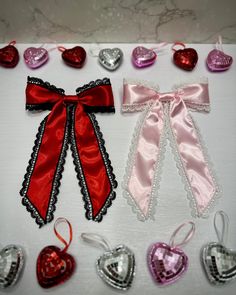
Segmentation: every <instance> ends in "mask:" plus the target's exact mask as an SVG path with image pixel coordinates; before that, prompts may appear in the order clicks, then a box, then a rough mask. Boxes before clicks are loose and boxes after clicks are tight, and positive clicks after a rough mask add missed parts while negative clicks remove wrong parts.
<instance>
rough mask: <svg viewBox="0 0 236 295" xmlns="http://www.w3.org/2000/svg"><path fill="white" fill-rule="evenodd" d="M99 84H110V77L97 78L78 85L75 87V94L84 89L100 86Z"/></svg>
mask: <svg viewBox="0 0 236 295" xmlns="http://www.w3.org/2000/svg"><path fill="white" fill-rule="evenodd" d="M100 85H111V82H110V79H108V78H103V79H97V80H95V81H91V82H89V83H88V84H85V85H84V86H82V87H78V88H77V89H76V94H77V95H79V94H80V93H82V92H84V91H86V90H88V89H91V88H93V87H96V86H100Z"/></svg>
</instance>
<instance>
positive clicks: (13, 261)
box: [0, 245, 25, 289]
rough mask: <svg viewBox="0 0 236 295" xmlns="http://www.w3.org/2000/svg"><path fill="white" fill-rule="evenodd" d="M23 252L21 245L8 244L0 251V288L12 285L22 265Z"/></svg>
mask: <svg viewBox="0 0 236 295" xmlns="http://www.w3.org/2000/svg"><path fill="white" fill-rule="evenodd" d="M24 262H25V259H24V252H23V250H22V248H21V247H19V246H16V245H8V246H6V247H5V248H3V249H2V250H1V251H0V288H2V289H5V288H8V287H11V286H13V285H14V284H15V283H16V282H17V280H18V278H19V275H20V273H21V271H22V269H23V266H24Z"/></svg>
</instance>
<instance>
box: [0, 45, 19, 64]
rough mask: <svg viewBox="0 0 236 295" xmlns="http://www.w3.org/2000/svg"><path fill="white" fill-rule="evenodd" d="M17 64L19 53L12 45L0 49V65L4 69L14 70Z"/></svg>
mask: <svg viewBox="0 0 236 295" xmlns="http://www.w3.org/2000/svg"><path fill="white" fill-rule="evenodd" d="M18 62H19V52H18V50H17V49H16V47H15V46H13V45H7V46H5V47H3V48H1V49H0V65H1V66H3V67H5V68H14V67H15V66H16V65H17V64H18Z"/></svg>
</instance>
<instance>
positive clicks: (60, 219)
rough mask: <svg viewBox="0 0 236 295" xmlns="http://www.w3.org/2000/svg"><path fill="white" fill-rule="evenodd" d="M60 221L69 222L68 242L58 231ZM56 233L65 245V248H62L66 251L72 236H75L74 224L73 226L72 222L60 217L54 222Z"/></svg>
mask: <svg viewBox="0 0 236 295" xmlns="http://www.w3.org/2000/svg"><path fill="white" fill-rule="evenodd" d="M60 223H67V225H68V227H69V242H67V241H66V240H65V239H64V238H63V237H62V236H61V235H60V234H59V233H58V231H57V226H58V224H60ZM54 233H55V235H56V236H57V238H58V239H59V240H60V241H61V242H62V243H63V244H64V245H65V248H64V249H63V250H62V252H66V250H67V249H68V248H69V246H70V244H71V241H72V238H73V232H72V226H71V224H70V222H69V221H68V220H67V219H66V218H64V217H58V218H57V220H56V221H55V223H54Z"/></svg>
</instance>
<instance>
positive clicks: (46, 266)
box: [37, 246, 75, 288]
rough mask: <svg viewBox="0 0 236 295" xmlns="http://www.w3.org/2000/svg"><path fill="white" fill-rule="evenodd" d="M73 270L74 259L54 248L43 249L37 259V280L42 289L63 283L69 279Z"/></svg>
mask: <svg viewBox="0 0 236 295" xmlns="http://www.w3.org/2000/svg"><path fill="white" fill-rule="evenodd" d="M74 269H75V260H74V258H73V257H72V256H71V255H70V254H68V253H66V252H63V251H62V250H61V249H60V248H58V247H56V246H47V247H45V248H43V250H42V251H41V252H40V254H39V256H38V259H37V278H38V282H39V284H40V286H41V287H43V288H51V287H54V286H56V285H59V284H62V283H64V282H65V281H66V280H68V279H69V278H70V277H71V275H72V274H73V272H74Z"/></svg>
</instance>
